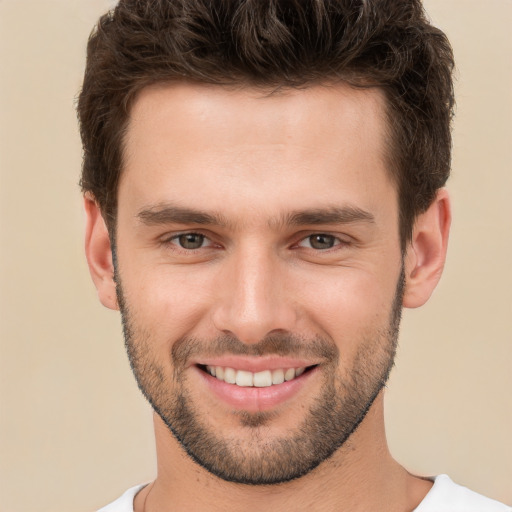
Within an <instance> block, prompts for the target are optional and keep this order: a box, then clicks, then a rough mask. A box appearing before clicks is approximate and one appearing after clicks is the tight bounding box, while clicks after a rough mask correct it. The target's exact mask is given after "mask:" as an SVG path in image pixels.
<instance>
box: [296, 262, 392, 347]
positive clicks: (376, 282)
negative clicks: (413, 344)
mask: <svg viewBox="0 0 512 512" xmlns="http://www.w3.org/2000/svg"><path fill="white" fill-rule="evenodd" d="M391 277H392V276H391ZM314 283H315V286H314V287H313V286H312V284H313V283H312V282H308V280H306V279H303V280H302V284H303V286H302V297H303V299H302V303H303V309H304V312H305V313H306V314H307V315H308V317H309V319H310V321H311V322H313V323H314V324H315V325H316V328H317V329H319V330H320V331H323V332H324V333H325V334H326V335H327V336H328V337H329V338H331V339H333V340H335V342H336V344H337V345H340V348H346V349H350V348H353V346H355V345H357V344H358V343H360V342H361V340H362V339H366V338H369V337H374V336H375V334H376V332H381V331H383V330H386V329H387V327H388V325H389V319H390V315H391V310H392V305H393V300H394V296H395V290H396V282H394V281H393V280H392V279H390V276H384V279H379V278H378V277H377V276H376V275H375V274H372V273H368V272H366V271H362V270H356V269H343V270H342V271H340V272H337V273H336V274H332V275H331V276H325V277H324V278H323V279H321V280H319V279H318V276H317V277H316V278H315V280H314Z"/></svg>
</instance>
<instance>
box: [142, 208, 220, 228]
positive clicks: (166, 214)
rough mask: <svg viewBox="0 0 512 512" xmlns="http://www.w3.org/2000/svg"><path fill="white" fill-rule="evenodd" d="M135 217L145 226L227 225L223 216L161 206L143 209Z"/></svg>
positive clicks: (190, 209)
mask: <svg viewBox="0 0 512 512" xmlns="http://www.w3.org/2000/svg"><path fill="white" fill-rule="evenodd" d="M137 217H138V218H139V219H140V220H141V221H142V222H143V223H144V224H146V225H147V226H156V225H160V224H209V225H217V226H222V227H226V226H227V225H228V224H229V223H228V221H227V220H226V219H225V217H224V216H223V215H220V214H218V213H207V212H203V211H201V210H195V209H192V208H184V207H181V206H174V205H168V204H161V205H156V206H151V207H149V208H143V209H142V210H140V211H139V213H138V214H137Z"/></svg>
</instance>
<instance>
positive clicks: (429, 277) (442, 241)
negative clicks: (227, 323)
mask: <svg viewBox="0 0 512 512" xmlns="http://www.w3.org/2000/svg"><path fill="white" fill-rule="evenodd" d="M450 223H451V208H450V198H449V196H448V192H447V191H446V189H444V188H443V189H440V190H439V191H438V193H437V195H436V198H435V199H434V201H433V202H432V204H431V205H430V206H429V208H428V209H427V211H425V212H424V213H422V214H421V215H419V216H418V218H417V219H416V222H415V224H414V229H413V234H412V239H411V241H410V242H409V245H408V248H407V254H406V257H405V291H404V297H403V306H404V307H406V308H417V307H419V306H422V305H423V304H425V302H427V300H428V299H429V298H430V296H431V295H432V292H433V291H434V289H435V287H436V285H437V283H438V282H439V279H440V278H441V274H442V272H443V267H444V263H445V260H446V250H447V247H448V236H449V232H450Z"/></svg>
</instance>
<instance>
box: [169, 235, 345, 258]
mask: <svg viewBox="0 0 512 512" xmlns="http://www.w3.org/2000/svg"><path fill="white" fill-rule="evenodd" d="M186 236H198V237H202V241H201V246H200V247H197V248H193V249H188V248H186V247H183V246H182V245H181V244H180V243H179V239H180V238H181V237H186ZM313 237H324V238H329V239H331V240H332V241H333V245H332V246H331V247H327V248H323V249H321V248H315V247H312V246H311V239H312V238H313ZM205 241H208V242H209V244H208V245H206V246H204V245H203V244H204V242H205ZM308 241H309V247H304V245H302V244H303V243H307V242H308ZM162 244H163V245H173V246H175V248H176V250H179V251H183V252H184V253H188V254H191V253H195V252H196V251H199V250H201V249H208V248H210V247H213V246H215V243H214V242H213V241H212V240H211V239H210V238H209V237H208V236H207V235H205V234H203V233H199V232H196V231H185V232H182V233H177V234H174V235H172V236H171V237H168V238H166V239H164V240H162ZM348 245H350V242H349V241H347V240H344V239H342V238H340V237H338V236H336V235H332V234H330V233H324V232H318V233H311V234H309V235H307V236H305V237H303V238H301V239H300V240H299V241H298V242H297V243H295V244H294V245H293V246H292V248H296V247H297V248H300V247H303V248H306V249H309V250H313V251H314V252H316V253H326V252H330V251H331V250H337V248H340V247H346V246H348ZM219 247H220V246H219Z"/></svg>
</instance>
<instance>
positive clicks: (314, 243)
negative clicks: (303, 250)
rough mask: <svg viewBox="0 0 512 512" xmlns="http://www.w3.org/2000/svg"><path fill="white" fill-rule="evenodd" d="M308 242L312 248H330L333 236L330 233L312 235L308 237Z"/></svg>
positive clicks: (332, 243) (332, 244)
mask: <svg viewBox="0 0 512 512" xmlns="http://www.w3.org/2000/svg"><path fill="white" fill-rule="evenodd" d="M309 242H310V243H311V247H313V248H314V249H330V248H331V247H333V246H334V237H333V236H332V235H312V236H310V237H309Z"/></svg>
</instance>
